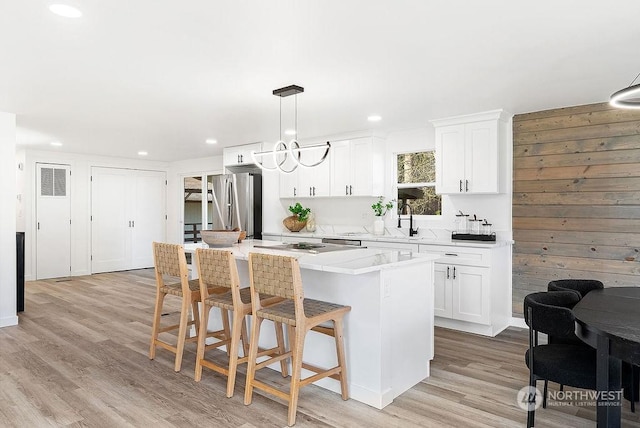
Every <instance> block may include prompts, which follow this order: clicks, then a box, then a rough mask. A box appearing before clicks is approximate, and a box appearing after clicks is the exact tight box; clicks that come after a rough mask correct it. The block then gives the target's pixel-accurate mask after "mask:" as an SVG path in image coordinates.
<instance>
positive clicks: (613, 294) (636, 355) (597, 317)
mask: <svg viewBox="0 0 640 428" xmlns="http://www.w3.org/2000/svg"><path fill="white" fill-rule="evenodd" d="M573 313H574V315H575V318H576V335H577V336H578V337H579V338H580V339H581V340H583V341H584V342H586V343H588V344H589V345H591V346H592V347H594V348H596V353H597V368H596V370H597V373H596V386H597V390H598V401H597V405H598V410H597V412H598V414H597V420H598V427H609V428H615V427H620V424H621V417H622V394H621V393H620V391H621V371H622V361H626V362H629V363H631V364H635V365H640V287H611V288H605V289H603V290H593V291H590V292H589V293H587V295H586V296H584V297H583V298H582V299H581V300H580V301H579V302H578V304H577V305H576V306H575V307H574V308H573Z"/></svg>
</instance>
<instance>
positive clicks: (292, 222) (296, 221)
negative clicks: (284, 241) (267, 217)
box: [282, 202, 311, 232]
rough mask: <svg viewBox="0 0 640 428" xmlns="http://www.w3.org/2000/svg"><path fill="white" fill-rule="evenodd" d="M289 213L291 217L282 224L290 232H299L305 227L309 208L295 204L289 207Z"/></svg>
mask: <svg viewBox="0 0 640 428" xmlns="http://www.w3.org/2000/svg"><path fill="white" fill-rule="evenodd" d="M289 211H291V213H292V214H293V215H291V216H289V217H287V218H285V219H284V220H282V224H284V227H286V228H287V229H289V230H290V231H291V232H300V231H301V230H302V229H303V228H304V227H305V226H306V225H307V220H308V219H309V213H310V212H311V208H305V207H303V206H302V205H301V204H300V202H296V204H295V205H293V206H289Z"/></svg>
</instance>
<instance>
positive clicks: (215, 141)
mask: <svg viewBox="0 0 640 428" xmlns="http://www.w3.org/2000/svg"><path fill="white" fill-rule="evenodd" d="M205 143H207V144H218V140H216V139H214V138H207V139H206V140H205Z"/></svg>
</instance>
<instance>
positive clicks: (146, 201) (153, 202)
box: [131, 171, 167, 269]
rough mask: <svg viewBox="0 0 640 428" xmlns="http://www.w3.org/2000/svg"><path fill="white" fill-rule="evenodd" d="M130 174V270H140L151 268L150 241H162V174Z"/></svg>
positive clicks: (163, 239) (163, 200)
mask: <svg viewBox="0 0 640 428" xmlns="http://www.w3.org/2000/svg"><path fill="white" fill-rule="evenodd" d="M134 174H135V175H134V177H133V179H134V181H135V186H134V189H135V194H134V196H133V198H132V208H133V211H132V216H131V219H132V228H131V231H132V233H133V236H132V250H131V254H132V258H133V259H132V266H131V269H141V268H148V267H153V249H152V244H153V242H154V241H156V242H164V241H165V230H166V212H167V209H166V184H165V183H166V181H165V180H166V174H165V173H164V172H158V171H135V172H134Z"/></svg>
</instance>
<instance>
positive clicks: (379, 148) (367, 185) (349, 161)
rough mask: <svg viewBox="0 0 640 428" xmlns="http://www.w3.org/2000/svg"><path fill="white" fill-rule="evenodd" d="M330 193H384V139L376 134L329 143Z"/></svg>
mask: <svg viewBox="0 0 640 428" xmlns="http://www.w3.org/2000/svg"><path fill="white" fill-rule="evenodd" d="M331 152H332V153H331V192H330V193H331V196H379V195H382V194H383V193H384V192H383V190H384V142H383V141H382V140H381V139H379V138H376V137H362V138H353V139H350V140H342V141H335V142H332V143H331Z"/></svg>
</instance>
